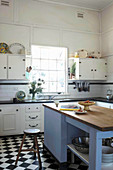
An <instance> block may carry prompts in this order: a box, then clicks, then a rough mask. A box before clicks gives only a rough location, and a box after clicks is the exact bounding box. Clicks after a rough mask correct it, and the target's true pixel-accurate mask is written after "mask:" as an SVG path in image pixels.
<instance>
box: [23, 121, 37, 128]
mask: <svg viewBox="0 0 113 170" xmlns="http://www.w3.org/2000/svg"><path fill="white" fill-rule="evenodd" d="M25 128H26V129H33V128H34V129H40V121H27V122H26V123H25Z"/></svg>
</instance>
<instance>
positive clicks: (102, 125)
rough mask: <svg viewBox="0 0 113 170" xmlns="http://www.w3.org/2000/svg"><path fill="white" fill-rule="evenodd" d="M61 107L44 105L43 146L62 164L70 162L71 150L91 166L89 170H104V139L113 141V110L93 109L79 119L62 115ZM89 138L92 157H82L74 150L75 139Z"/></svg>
mask: <svg viewBox="0 0 113 170" xmlns="http://www.w3.org/2000/svg"><path fill="white" fill-rule="evenodd" d="M73 104H77V103H73ZM60 105H62V104H60ZM60 105H59V107H55V104H54V103H51V104H44V145H45V146H46V147H47V148H48V149H49V150H50V152H51V153H52V154H53V155H54V156H55V157H56V158H57V160H58V161H59V162H60V163H63V162H67V148H69V149H70V150H71V151H72V152H73V153H74V154H76V155H77V156H78V157H79V158H80V159H81V160H82V161H84V162H85V163H86V164H87V165H88V166H89V170H101V169H103V165H102V164H101V160H102V139H103V138H108V137H113V110H112V109H107V108H104V107H99V106H91V107H90V111H88V112H87V113H86V114H81V115H78V114H75V113H74V111H61V110H60ZM87 134H89V137H90V141H89V142H90V144H89V154H81V153H79V152H78V151H76V149H75V148H74V147H73V144H72V139H73V137H78V136H85V135H87ZM106 169H107V170H109V167H107V168H106Z"/></svg>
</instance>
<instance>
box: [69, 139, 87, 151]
mask: <svg viewBox="0 0 113 170" xmlns="http://www.w3.org/2000/svg"><path fill="white" fill-rule="evenodd" d="M72 144H73V145H74V146H75V149H76V150H78V151H79V152H81V153H89V137H86V136H81V137H75V138H74V139H73V140H72Z"/></svg>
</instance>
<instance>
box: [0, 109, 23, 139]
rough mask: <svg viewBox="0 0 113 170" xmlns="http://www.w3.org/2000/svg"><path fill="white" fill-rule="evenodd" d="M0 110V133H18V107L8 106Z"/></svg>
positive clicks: (19, 126)
mask: <svg viewBox="0 0 113 170" xmlns="http://www.w3.org/2000/svg"><path fill="white" fill-rule="evenodd" d="M1 110H2V114H1V120H2V121H1V124H2V125H1V126H2V127H1V135H3V136H4V135H14V134H19V133H20V132H21V125H20V120H21V119H20V115H21V114H20V108H19V107H13V106H9V107H4V108H2V109H1Z"/></svg>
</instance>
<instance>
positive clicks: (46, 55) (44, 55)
mask: <svg viewBox="0 0 113 170" xmlns="http://www.w3.org/2000/svg"><path fill="white" fill-rule="evenodd" d="M41 58H44V59H46V60H47V59H48V58H49V50H48V49H47V48H41Z"/></svg>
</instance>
